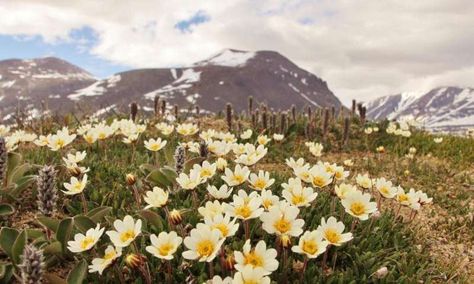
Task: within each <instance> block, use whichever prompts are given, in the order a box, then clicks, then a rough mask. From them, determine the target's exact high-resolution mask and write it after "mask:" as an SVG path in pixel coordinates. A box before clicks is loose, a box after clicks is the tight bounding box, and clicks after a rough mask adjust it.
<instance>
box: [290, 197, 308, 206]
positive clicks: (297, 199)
mask: <svg viewBox="0 0 474 284" xmlns="http://www.w3.org/2000/svg"><path fill="white" fill-rule="evenodd" d="M305 201H306V198H305V197H304V196H303V195H293V196H292V197H291V202H292V203H293V204H295V205H298V204H302V203H304V202H305Z"/></svg>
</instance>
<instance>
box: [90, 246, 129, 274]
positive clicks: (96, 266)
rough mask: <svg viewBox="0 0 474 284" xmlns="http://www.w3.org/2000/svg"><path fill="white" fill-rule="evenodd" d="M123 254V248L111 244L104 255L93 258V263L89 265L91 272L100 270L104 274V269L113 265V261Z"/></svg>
mask: <svg viewBox="0 0 474 284" xmlns="http://www.w3.org/2000/svg"><path fill="white" fill-rule="evenodd" d="M121 255H122V248H120V247H119V248H114V247H113V246H111V245H109V246H108V247H107V248H106V249H105V253H104V257H102V258H94V259H93V260H92V264H91V265H89V273H94V272H99V274H100V275H102V272H104V269H106V268H107V267H108V266H109V265H111V264H112V262H114V260H115V259H117V258H119V257H120V256H121Z"/></svg>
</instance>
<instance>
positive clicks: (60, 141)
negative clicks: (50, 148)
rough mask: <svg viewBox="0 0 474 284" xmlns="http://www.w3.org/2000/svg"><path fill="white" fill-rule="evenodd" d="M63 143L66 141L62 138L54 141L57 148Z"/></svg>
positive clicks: (62, 145)
mask: <svg viewBox="0 0 474 284" xmlns="http://www.w3.org/2000/svg"><path fill="white" fill-rule="evenodd" d="M64 144H66V142H65V141H64V140H63V139H58V140H57V141H56V145H57V146H58V147H59V148H62V147H64Z"/></svg>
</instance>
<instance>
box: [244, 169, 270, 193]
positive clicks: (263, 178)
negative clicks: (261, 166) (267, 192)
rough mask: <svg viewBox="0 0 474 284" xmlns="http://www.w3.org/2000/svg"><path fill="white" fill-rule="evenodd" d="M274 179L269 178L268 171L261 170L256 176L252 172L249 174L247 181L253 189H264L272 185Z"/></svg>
mask: <svg viewBox="0 0 474 284" xmlns="http://www.w3.org/2000/svg"><path fill="white" fill-rule="evenodd" d="M274 182H275V179H273V178H272V179H270V173H269V172H264V171H262V170H260V171H258V176H257V175H256V174H254V173H252V174H250V179H249V183H250V186H251V187H252V188H253V189H256V190H264V189H267V188H269V187H270V186H272V184H273V183H274Z"/></svg>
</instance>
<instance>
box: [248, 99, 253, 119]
mask: <svg viewBox="0 0 474 284" xmlns="http://www.w3.org/2000/svg"><path fill="white" fill-rule="evenodd" d="M248 112H249V113H248V114H249V115H250V114H252V113H253V97H252V96H249V109H248Z"/></svg>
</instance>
